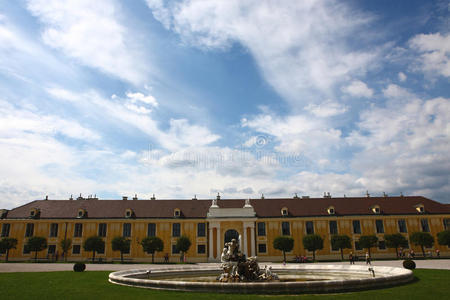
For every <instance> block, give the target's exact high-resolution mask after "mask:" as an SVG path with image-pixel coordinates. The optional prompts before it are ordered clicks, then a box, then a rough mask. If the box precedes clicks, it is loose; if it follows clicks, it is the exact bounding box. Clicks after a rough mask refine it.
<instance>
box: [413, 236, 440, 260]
mask: <svg viewBox="0 0 450 300" xmlns="http://www.w3.org/2000/svg"><path fill="white" fill-rule="evenodd" d="M409 240H410V241H411V243H413V244H414V245H416V246H420V248H421V249H422V254H423V257H425V247H427V248H430V247H433V244H434V238H433V236H432V235H431V234H429V233H428V232H413V233H412V234H411V235H410V236H409Z"/></svg>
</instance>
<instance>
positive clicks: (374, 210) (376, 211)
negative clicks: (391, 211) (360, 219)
mask: <svg viewBox="0 0 450 300" xmlns="http://www.w3.org/2000/svg"><path fill="white" fill-rule="evenodd" d="M370 209H371V210H372V212H373V213H374V214H377V215H378V214H380V212H381V209H380V206H379V205H374V206H372V207H371V208H370Z"/></svg>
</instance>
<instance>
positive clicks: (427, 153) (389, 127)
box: [347, 87, 450, 199]
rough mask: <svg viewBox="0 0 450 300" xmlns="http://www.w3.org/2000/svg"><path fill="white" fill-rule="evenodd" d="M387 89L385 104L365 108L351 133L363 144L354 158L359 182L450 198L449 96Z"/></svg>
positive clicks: (375, 187) (351, 140) (357, 143)
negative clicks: (421, 96) (405, 97)
mask: <svg viewBox="0 0 450 300" xmlns="http://www.w3.org/2000/svg"><path fill="white" fill-rule="evenodd" d="M387 90H390V91H391V92H390V93H387V94H388V95H390V96H391V98H390V99H389V100H388V102H387V103H386V107H383V108H374V109H371V110H367V111H365V112H363V113H362V114H361V121H360V122H359V124H358V129H357V130H355V131H354V132H353V133H352V134H351V135H350V137H349V138H348V139H347V140H348V142H349V143H350V144H351V145H353V146H358V147H361V151H360V152H359V153H357V154H356V155H355V156H354V158H353V159H352V169H353V171H354V172H358V173H360V174H362V175H361V177H360V178H359V182H360V183H361V184H362V185H363V186H366V187H368V188H369V189H372V190H377V191H380V190H390V191H394V192H396V193H399V192H401V191H403V192H405V191H408V192H409V193H412V194H417V195H428V196H429V197H433V196H434V197H438V198H442V197H444V199H448V196H445V195H448V193H449V192H450V189H449V186H448V178H449V176H450V173H449V170H450V159H449V156H448V145H449V144H450V117H449V115H450V114H449V113H448V112H449V111H450V99H444V98H435V99H431V100H427V101H424V100H421V99H418V98H417V97H414V98H413V99H409V100H408V101H399V98H398V97H402V95H403V94H404V93H405V91H401V92H399V90H398V87H397V88H393V87H391V89H389V88H388V89H387ZM392 91H393V92H392Z"/></svg>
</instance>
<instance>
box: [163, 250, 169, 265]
mask: <svg viewBox="0 0 450 300" xmlns="http://www.w3.org/2000/svg"><path fill="white" fill-rule="evenodd" d="M168 262H169V253H167V252H166V254H164V263H168Z"/></svg>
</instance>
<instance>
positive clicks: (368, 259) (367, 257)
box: [366, 252, 372, 265]
mask: <svg viewBox="0 0 450 300" xmlns="http://www.w3.org/2000/svg"><path fill="white" fill-rule="evenodd" d="M366 265H372V263H371V262H370V255H369V252H366Z"/></svg>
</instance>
